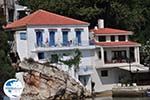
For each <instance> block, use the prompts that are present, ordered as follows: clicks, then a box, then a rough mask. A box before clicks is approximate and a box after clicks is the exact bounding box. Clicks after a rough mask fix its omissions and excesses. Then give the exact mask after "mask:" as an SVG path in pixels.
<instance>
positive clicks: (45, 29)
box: [5, 10, 95, 89]
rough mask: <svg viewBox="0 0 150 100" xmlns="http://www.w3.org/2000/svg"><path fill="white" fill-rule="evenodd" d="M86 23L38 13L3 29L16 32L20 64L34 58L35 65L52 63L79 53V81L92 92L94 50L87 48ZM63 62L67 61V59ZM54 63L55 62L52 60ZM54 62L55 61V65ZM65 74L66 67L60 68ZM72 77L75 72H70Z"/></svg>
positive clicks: (87, 33)
mask: <svg viewBox="0 0 150 100" xmlns="http://www.w3.org/2000/svg"><path fill="white" fill-rule="evenodd" d="M88 26H89V23H87V22H83V21H79V20H75V19H71V18H68V17H64V16H61V15H57V14H54V13H50V12H47V11H44V10H38V11H36V12H34V13H32V14H30V15H28V16H26V17H24V18H22V19H19V20H17V21H15V22H13V23H10V24H8V25H7V26H6V28H5V29H7V30H13V31H16V32H15V34H14V35H15V42H16V46H17V52H18V54H19V57H20V59H21V60H24V58H33V59H34V60H35V61H39V62H43V61H53V60H54V59H53V60H52V58H53V57H56V54H57V55H59V56H63V55H64V54H68V53H72V52H73V51H74V50H75V49H76V48H78V49H79V50H80V51H81V52H82V58H81V63H80V65H79V66H80V68H79V72H78V75H79V79H80V80H81V82H82V83H83V84H84V85H85V86H86V87H87V88H88V89H91V76H90V74H91V72H92V70H93V62H92V59H93V58H94V52H93V50H94V49H95V46H94V45H93V46H92V45H90V44H89V29H88ZM62 58H63V59H68V58H67V57H66V56H63V57H62ZM55 60H56V59H55ZM54 62H55V61H54ZM58 67H60V68H61V69H63V70H68V67H67V66H65V65H59V66H58ZM69 72H70V74H71V75H72V76H74V70H73V69H72V70H70V71H69Z"/></svg>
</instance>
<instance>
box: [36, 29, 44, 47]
mask: <svg viewBox="0 0 150 100" xmlns="http://www.w3.org/2000/svg"><path fill="white" fill-rule="evenodd" d="M36 44H37V46H42V44H43V35H42V31H36Z"/></svg>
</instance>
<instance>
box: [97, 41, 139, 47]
mask: <svg viewBox="0 0 150 100" xmlns="http://www.w3.org/2000/svg"><path fill="white" fill-rule="evenodd" d="M95 44H96V45H98V46H103V47H120V46H121V47H131V46H141V45H140V44H139V43H137V42H133V41H127V42H126V41H119V42H95Z"/></svg>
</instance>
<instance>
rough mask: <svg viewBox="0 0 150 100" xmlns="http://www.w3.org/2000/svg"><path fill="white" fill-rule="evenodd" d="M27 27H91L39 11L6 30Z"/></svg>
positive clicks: (11, 24)
mask: <svg viewBox="0 0 150 100" xmlns="http://www.w3.org/2000/svg"><path fill="white" fill-rule="evenodd" d="M27 25H89V23H87V22H84V21H80V20H76V19H72V18H69V17H65V16H61V15H58V14H54V13H51V12H47V11H44V10H38V11H36V12H34V13H32V14H30V15H29V16H26V17H24V18H22V19H19V20H16V21H14V22H13V23H10V24H8V25H7V26H6V27H5V29H13V28H20V27H25V26H27Z"/></svg>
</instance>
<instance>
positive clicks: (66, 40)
mask: <svg viewBox="0 0 150 100" xmlns="http://www.w3.org/2000/svg"><path fill="white" fill-rule="evenodd" d="M67 44H68V32H67V31H63V45H64V46H67Z"/></svg>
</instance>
